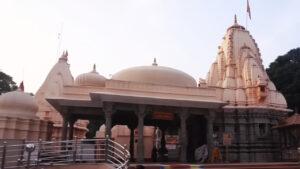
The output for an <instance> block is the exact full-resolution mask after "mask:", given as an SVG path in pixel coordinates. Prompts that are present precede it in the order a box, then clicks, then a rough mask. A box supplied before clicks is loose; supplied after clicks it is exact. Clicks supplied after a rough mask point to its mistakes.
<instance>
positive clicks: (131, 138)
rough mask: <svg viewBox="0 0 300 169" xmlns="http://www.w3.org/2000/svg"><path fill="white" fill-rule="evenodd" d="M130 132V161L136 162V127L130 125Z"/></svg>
mask: <svg viewBox="0 0 300 169" xmlns="http://www.w3.org/2000/svg"><path fill="white" fill-rule="evenodd" d="M127 127H128V128H129V130H130V138H129V153H130V161H134V127H132V126H130V125H128V126H127Z"/></svg>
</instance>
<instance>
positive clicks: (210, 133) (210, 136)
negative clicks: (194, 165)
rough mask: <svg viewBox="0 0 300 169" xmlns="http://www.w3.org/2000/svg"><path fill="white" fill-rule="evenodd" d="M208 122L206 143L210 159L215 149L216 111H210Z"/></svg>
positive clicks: (207, 117)
mask: <svg viewBox="0 0 300 169" xmlns="http://www.w3.org/2000/svg"><path fill="white" fill-rule="evenodd" d="M205 118H206V122H207V128H206V142H207V148H208V157H210V156H211V153H212V149H213V147H214V143H213V141H214V140H213V132H214V131H213V125H214V124H213V123H214V119H215V111H214V110H209V114H208V115H207V116H205Z"/></svg>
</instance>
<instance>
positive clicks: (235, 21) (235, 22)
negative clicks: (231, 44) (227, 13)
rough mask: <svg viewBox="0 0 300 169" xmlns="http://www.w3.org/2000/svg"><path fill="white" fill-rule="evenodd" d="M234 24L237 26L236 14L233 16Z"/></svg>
mask: <svg viewBox="0 0 300 169" xmlns="http://www.w3.org/2000/svg"><path fill="white" fill-rule="evenodd" d="M234 24H238V23H237V17H236V14H234Z"/></svg>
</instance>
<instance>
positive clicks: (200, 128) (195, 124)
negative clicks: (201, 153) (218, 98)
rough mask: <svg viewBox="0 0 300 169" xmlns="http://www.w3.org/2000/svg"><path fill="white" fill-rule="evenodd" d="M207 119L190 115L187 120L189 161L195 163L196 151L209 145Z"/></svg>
mask: <svg viewBox="0 0 300 169" xmlns="http://www.w3.org/2000/svg"><path fill="white" fill-rule="evenodd" d="M206 123H207V122H206V119H205V117H204V116H203V115H194V114H192V115H190V117H189V118H188V119H187V138H188V144H187V161H188V162H195V149H197V148H198V147H200V146H202V145H203V144H207V140H206V137H207V136H206V131H207V130H206Z"/></svg>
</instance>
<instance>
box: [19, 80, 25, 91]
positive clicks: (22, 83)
mask: <svg viewBox="0 0 300 169" xmlns="http://www.w3.org/2000/svg"><path fill="white" fill-rule="evenodd" d="M19 90H20V91H22V92H24V82H23V81H22V82H21V83H20V85H19Z"/></svg>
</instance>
